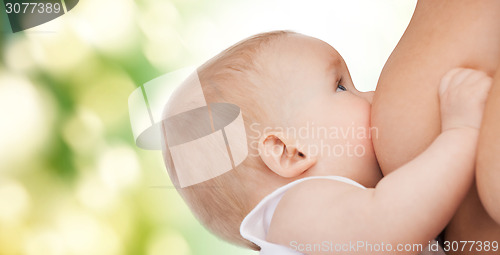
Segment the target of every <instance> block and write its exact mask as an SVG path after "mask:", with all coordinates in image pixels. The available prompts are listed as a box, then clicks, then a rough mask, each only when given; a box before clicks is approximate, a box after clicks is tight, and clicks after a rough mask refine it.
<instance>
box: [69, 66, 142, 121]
mask: <svg viewBox="0 0 500 255" xmlns="http://www.w3.org/2000/svg"><path fill="white" fill-rule="evenodd" d="M93 82H94V83H91V84H86V85H85V86H87V87H86V89H85V90H83V91H82V92H81V93H79V94H78V95H77V96H79V97H80V98H79V99H78V100H79V101H80V104H81V106H82V107H86V108H88V109H89V110H91V111H93V112H95V113H96V114H97V115H98V116H99V117H100V119H101V120H102V121H103V123H104V124H105V126H108V125H113V124H116V122H118V121H123V120H127V123H128V105H127V102H128V96H129V95H130V93H131V92H132V91H133V90H134V89H135V85H134V83H133V82H132V80H131V79H130V78H129V77H128V76H127V75H126V74H124V73H121V72H112V71H108V72H107V74H106V75H105V76H99V77H96V78H95V79H94V80H93ZM120 124H121V123H120Z"/></svg>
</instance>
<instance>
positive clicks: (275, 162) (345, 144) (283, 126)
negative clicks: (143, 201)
mask: <svg viewBox="0 0 500 255" xmlns="http://www.w3.org/2000/svg"><path fill="white" fill-rule="evenodd" d="M197 74H198V78H199V81H200V82H201V87H202V90H203V96H204V98H205V100H206V103H208V104H210V103H217V102H224V103H231V104H234V105H237V106H239V107H240V108H241V112H242V114H243V120H244V125H245V129H246V134H247V144H248V157H247V158H246V160H245V161H243V163H242V164H240V165H238V166H237V167H235V169H233V170H231V171H228V172H226V173H224V174H222V175H220V176H218V177H215V178H212V179H210V180H208V181H205V182H202V183H199V184H195V185H192V186H189V187H184V188H181V187H180V186H179V185H178V184H179V182H178V180H177V175H176V173H175V171H173V170H172V169H174V168H173V162H172V160H171V155H170V152H169V151H168V150H166V152H165V155H164V156H165V161H166V165H167V169H168V170H169V174H170V177H171V179H172V181H173V183H174V185H176V187H178V191H179V192H180V194H181V196H182V197H183V198H184V200H185V201H186V203H187V204H188V205H189V207H190V208H191V210H192V211H193V213H194V214H195V215H196V216H197V218H198V219H199V220H200V221H201V222H202V224H203V225H205V226H206V227H207V228H208V229H209V230H211V231H212V232H213V233H215V234H216V235H218V236H220V237H222V238H224V239H226V240H228V241H230V242H233V243H236V244H240V245H243V246H247V247H250V248H253V249H257V247H256V246H255V245H253V244H252V243H250V242H248V241H246V240H245V239H243V238H242V237H241V235H240V233H239V227H240V224H241V221H242V220H243V218H244V217H245V216H246V215H247V214H248V213H249V212H250V211H251V210H252V209H253V207H254V206H255V205H256V204H257V203H258V202H259V201H260V200H261V199H262V198H264V197H265V196H266V195H268V194H270V193H271V192H272V191H273V190H275V189H276V188H278V187H280V186H283V185H285V184H287V183H289V182H292V181H294V180H297V179H300V178H304V177H309V176H322V175H339V176H345V177H348V178H351V179H353V180H355V181H357V182H359V183H360V184H362V185H364V186H366V187H373V186H375V184H376V183H377V182H378V180H379V179H380V178H381V174H380V171H379V168H378V164H377V161H376V159H375V154H374V152H373V147H372V143H371V136H370V132H371V131H372V129H371V128H370V108H371V107H370V106H371V98H372V93H370V92H359V91H357V90H356V89H355V87H354V85H353V83H352V81H351V77H350V74H349V71H348V69H347V66H346V64H345V62H344V60H343V59H342V57H341V56H340V55H339V54H338V53H337V51H336V50H335V49H333V48H332V47H331V46H330V45H328V44H327V43H325V42H323V41H321V40H318V39H315V38H312V37H308V36H304V35H301V34H298V33H293V32H287V31H275V32H269V33H264V34H259V35H256V36H253V37H250V38H248V39H245V40H243V41H241V42H239V43H237V44H236V45H234V46H232V47H230V48H228V49H227V50H225V51H223V52H222V53H220V54H219V55H217V56H215V57H214V58H212V59H211V60H209V61H208V62H206V63H205V64H204V65H202V66H201V67H199V68H198V70H197ZM178 91H179V92H178V93H177V94H175V95H176V96H174V97H173V98H171V99H170V100H169V105H170V106H171V105H174V106H175V105H186V104H189V103H190V102H191V101H192V100H193V99H192V93H190V91H189V89H185V90H184V91H183V88H182V87H181V88H180V89H179V90H178ZM169 111H171V109H169V108H168V107H167V108H166V109H165V113H166V114H167V115H168V113H169ZM374 133H375V134H376V132H374ZM167 139H168V138H167ZM186 160H196V159H186Z"/></svg>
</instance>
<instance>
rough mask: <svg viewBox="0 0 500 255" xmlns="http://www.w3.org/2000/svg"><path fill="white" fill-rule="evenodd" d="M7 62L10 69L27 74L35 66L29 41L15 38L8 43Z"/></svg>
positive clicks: (6, 47) (6, 50)
mask: <svg viewBox="0 0 500 255" xmlns="http://www.w3.org/2000/svg"><path fill="white" fill-rule="evenodd" d="M4 51H5V60H6V61H5V62H6V65H7V67H8V68H9V69H11V70H15V71H17V72H27V71H29V70H30V69H31V68H32V67H33V66H34V64H35V60H34V56H33V53H32V51H31V48H30V44H29V41H27V40H25V39H24V38H21V37H14V39H13V40H11V41H7V45H6V46H5V49H4Z"/></svg>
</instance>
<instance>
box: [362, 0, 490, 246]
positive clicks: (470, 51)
mask: <svg viewBox="0 0 500 255" xmlns="http://www.w3.org/2000/svg"><path fill="white" fill-rule="evenodd" d="M499 64H500V1H498V0H481V1H475V0H474V1H472V0H454V1H432V0H430V1H420V2H419V3H418V4H417V7H416V9H415V13H414V15H413V17H412V20H411V22H410V24H409V26H408V28H407V30H406V32H405V34H404V35H403V37H402V38H401V40H400V42H399V43H398V45H397V47H396V48H395V50H394V51H393V53H392V55H391V56H390V57H389V59H388V61H387V63H386V65H385V66H384V69H383V70H382V74H381V77H380V79H379V82H378V86H377V90H376V92H375V97H374V101H373V105H372V123H371V124H372V126H373V127H374V128H376V129H377V131H376V132H374V133H373V135H374V137H373V143H374V149H375V152H376V155H377V159H378V161H379V164H380V167H381V169H382V172H383V173H384V175H387V174H389V173H390V172H392V171H394V170H395V169H397V168H398V167H400V166H401V165H403V164H404V163H406V162H408V161H410V160H411V159H413V158H414V157H415V156H417V155H418V154H419V153H421V152H422V151H424V150H425V149H426V148H427V147H428V146H429V145H430V144H431V143H432V141H433V140H434V139H435V138H436V136H437V135H439V133H440V122H441V121H440V114H439V98H438V93H437V90H438V86H439V83H440V80H441V77H442V76H443V75H444V74H445V73H446V72H447V71H448V70H450V69H451V68H454V67H468V68H475V69H479V70H483V71H485V72H487V73H489V74H490V75H492V76H493V74H494V72H495V70H496V68H497V66H498V65H499ZM377 133H378V136H377V137H375V135H376V134H377ZM429 178H432V176H429ZM445 237H446V240H448V241H480V240H489V241H493V240H497V241H500V226H498V225H496V224H495V222H493V220H492V219H491V218H490V217H489V216H488V215H487V213H486V212H485V211H484V208H483V207H482V205H481V203H480V201H479V198H478V196H477V192H476V190H475V187H473V188H472V190H471V191H470V193H469V194H468V196H467V198H466V199H465V201H464V202H463V203H462V205H461V206H460V208H459V209H458V211H457V213H456V214H455V216H454V218H453V219H452V221H451V222H450V224H449V225H448V227H447V230H446V236H445ZM455 254H467V252H457V253H455ZM496 254H498V253H496Z"/></svg>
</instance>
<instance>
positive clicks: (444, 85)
mask: <svg viewBox="0 0 500 255" xmlns="http://www.w3.org/2000/svg"><path fill="white" fill-rule="evenodd" d="M465 70H466V69H465V68H460V67H459V68H453V69H451V70H449V71H448V72H446V73H445V74H444V75H443V78H441V84H440V86H439V95H443V93H444V92H445V91H446V90H447V89H448V88H449V86H450V83H451V82H452V79H454V77H455V76H457V75H458V74H459V73H462V72H464V71H465Z"/></svg>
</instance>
